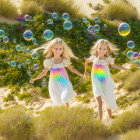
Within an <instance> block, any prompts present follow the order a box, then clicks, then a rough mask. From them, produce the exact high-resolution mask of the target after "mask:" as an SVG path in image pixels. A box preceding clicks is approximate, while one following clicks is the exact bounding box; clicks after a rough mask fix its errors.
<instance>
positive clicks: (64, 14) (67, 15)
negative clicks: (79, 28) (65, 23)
mask: <svg viewBox="0 0 140 140" xmlns="http://www.w3.org/2000/svg"><path fill="white" fill-rule="evenodd" d="M69 17H70V16H69V14H68V13H63V15H62V18H63V19H64V20H68V19H69Z"/></svg>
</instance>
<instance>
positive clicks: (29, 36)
mask: <svg viewBox="0 0 140 140" xmlns="http://www.w3.org/2000/svg"><path fill="white" fill-rule="evenodd" d="M23 37H24V39H25V40H27V41H30V40H32V39H33V33H32V31H30V30H27V31H25V32H24V34H23Z"/></svg>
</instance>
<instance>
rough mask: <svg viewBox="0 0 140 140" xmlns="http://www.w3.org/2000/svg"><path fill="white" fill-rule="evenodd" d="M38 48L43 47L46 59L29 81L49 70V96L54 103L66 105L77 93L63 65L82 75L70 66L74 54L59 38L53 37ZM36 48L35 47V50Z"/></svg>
mask: <svg viewBox="0 0 140 140" xmlns="http://www.w3.org/2000/svg"><path fill="white" fill-rule="evenodd" d="M38 49H44V55H46V60H45V61H44V67H45V68H44V70H43V71H42V72H41V73H40V74H39V75H38V76H37V77H36V78H34V79H32V80H30V83H33V82H34V81H35V80H38V79H40V78H42V77H44V76H45V75H46V73H47V72H48V70H50V78H49V94H50V97H51V99H52V101H53V103H54V104H55V105H62V104H63V103H65V104H66V105H67V106H68V105H69V102H70V99H71V98H72V97H73V96H76V95H77V94H76V93H75V92H74V91H73V87H72V84H71V82H70V80H69V77H68V74H67V71H66V69H65V67H67V68H68V69H70V70H71V71H72V72H74V73H75V74H77V75H79V76H81V77H84V75H83V74H81V73H80V72H79V71H78V70H76V69H75V68H73V67H72V66H71V63H70V59H71V58H75V59H76V56H75V55H74V54H73V52H72V51H71V49H70V48H69V47H68V46H67V44H66V43H65V42H64V41H63V40H62V39H60V38H55V39H53V40H51V41H50V42H49V43H47V44H45V45H44V46H42V47H41V48H38ZM38 49H35V51H37V50H38Z"/></svg>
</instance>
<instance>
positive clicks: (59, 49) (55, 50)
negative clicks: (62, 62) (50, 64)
mask: <svg viewBox="0 0 140 140" xmlns="http://www.w3.org/2000/svg"><path fill="white" fill-rule="evenodd" d="M52 52H53V54H54V56H60V55H61V54H62V53H63V46H62V45H61V44H55V45H54V46H53V48H52Z"/></svg>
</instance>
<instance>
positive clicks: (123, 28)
mask: <svg viewBox="0 0 140 140" xmlns="http://www.w3.org/2000/svg"><path fill="white" fill-rule="evenodd" d="M130 30H131V29H130V26H129V24H128V23H125V22H123V23H121V24H120V25H119V27H118V32H119V34H120V35H121V36H127V35H128V34H129V33H130Z"/></svg>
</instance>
